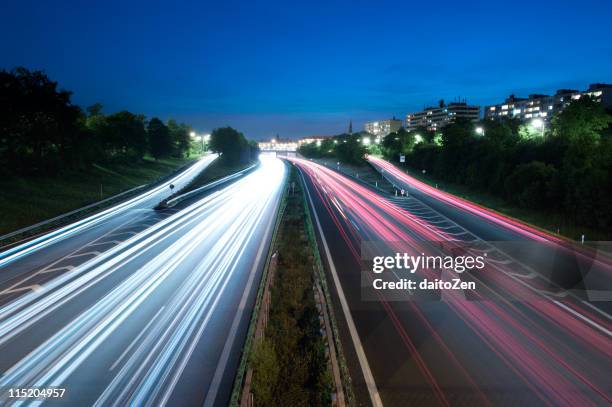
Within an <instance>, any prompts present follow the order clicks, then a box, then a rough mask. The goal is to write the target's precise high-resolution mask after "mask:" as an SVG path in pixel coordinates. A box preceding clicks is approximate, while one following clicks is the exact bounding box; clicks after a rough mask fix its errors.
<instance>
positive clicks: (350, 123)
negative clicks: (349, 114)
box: [348, 120, 353, 134]
mask: <svg viewBox="0 0 612 407" xmlns="http://www.w3.org/2000/svg"><path fill="white" fill-rule="evenodd" d="M348 133H349V134H353V120H349V131H348Z"/></svg>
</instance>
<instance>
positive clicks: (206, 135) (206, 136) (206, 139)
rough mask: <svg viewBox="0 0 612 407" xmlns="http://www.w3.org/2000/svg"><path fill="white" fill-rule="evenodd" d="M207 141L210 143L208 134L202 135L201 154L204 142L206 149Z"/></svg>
mask: <svg viewBox="0 0 612 407" xmlns="http://www.w3.org/2000/svg"><path fill="white" fill-rule="evenodd" d="M209 141H210V134H204V135H203V136H202V152H204V142H206V146H207V147H208V142H209ZM207 149H208V148H207Z"/></svg>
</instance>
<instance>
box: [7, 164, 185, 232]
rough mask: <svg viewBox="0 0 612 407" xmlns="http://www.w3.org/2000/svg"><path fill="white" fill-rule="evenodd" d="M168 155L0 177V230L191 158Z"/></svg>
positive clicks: (156, 175)
mask: <svg viewBox="0 0 612 407" xmlns="http://www.w3.org/2000/svg"><path fill="white" fill-rule="evenodd" d="M193 159H194V157H190V158H183V159H177V158H170V159H164V160H159V161H155V160H154V159H152V158H145V159H143V160H142V161H141V162H138V163H113V164H96V165H94V166H92V167H91V168H89V169H87V170H81V171H65V172H64V173H62V174H61V175H58V176H54V177H47V176H37V177H5V178H2V179H0V190H1V191H2V193H1V194H0V213H2V214H3V216H2V217H0V234H4V233H9V232H11V231H13V230H17V229H20V228H23V227H26V226H29V225H32V224H34V223H37V222H40V221H43V220H45V219H49V218H52V217H54V216H58V215H61V214H63V213H66V212H69V211H72V210H74V209H78V208H80V207H83V206H86V205H88V204H91V203H93V202H97V201H100V200H101V199H104V198H108V197H110V196H112V195H116V194H118V193H120V192H123V191H126V190H129V189H131V188H134V187H137V186H140V185H144V184H149V183H152V182H155V181H157V180H159V179H160V178H162V177H165V176H167V175H169V174H170V173H171V172H173V171H175V170H176V169H178V168H180V167H181V166H183V165H185V164H187V163H188V162H190V161H192V160H193Z"/></svg>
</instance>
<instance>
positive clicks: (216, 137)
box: [209, 127, 248, 163]
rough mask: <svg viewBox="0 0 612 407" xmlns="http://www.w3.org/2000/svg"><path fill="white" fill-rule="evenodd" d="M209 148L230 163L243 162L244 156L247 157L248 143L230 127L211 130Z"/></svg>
mask: <svg viewBox="0 0 612 407" xmlns="http://www.w3.org/2000/svg"><path fill="white" fill-rule="evenodd" d="M209 148H210V150H211V151H214V152H216V153H219V154H221V156H222V158H223V159H224V160H226V161H227V162H230V163H239V162H241V161H242V162H245V161H246V160H245V156H247V155H248V143H247V141H246V139H245V138H244V135H243V134H242V133H240V132H238V131H237V130H235V129H233V128H231V127H222V128H218V129H215V130H213V132H212V134H211V135H210V142H209Z"/></svg>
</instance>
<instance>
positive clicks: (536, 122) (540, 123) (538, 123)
mask: <svg viewBox="0 0 612 407" xmlns="http://www.w3.org/2000/svg"><path fill="white" fill-rule="evenodd" d="M531 127H533V128H534V129H540V131H541V134H542V138H544V128H545V127H546V126H545V125H544V120H542V119H533V120H532V121H531Z"/></svg>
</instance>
